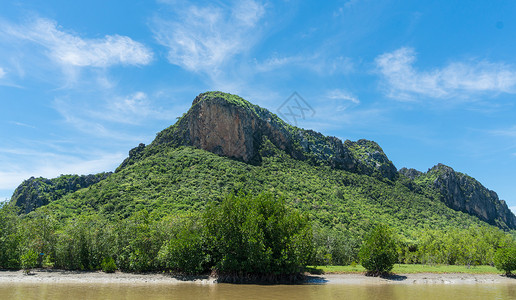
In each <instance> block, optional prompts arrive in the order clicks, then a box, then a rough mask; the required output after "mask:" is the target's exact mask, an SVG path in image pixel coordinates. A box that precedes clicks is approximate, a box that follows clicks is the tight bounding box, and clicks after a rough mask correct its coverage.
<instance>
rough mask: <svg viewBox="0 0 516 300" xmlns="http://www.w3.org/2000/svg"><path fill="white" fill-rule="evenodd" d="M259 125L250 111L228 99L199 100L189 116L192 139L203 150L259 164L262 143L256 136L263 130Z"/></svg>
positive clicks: (195, 102) (189, 129) (192, 142)
mask: <svg viewBox="0 0 516 300" xmlns="http://www.w3.org/2000/svg"><path fill="white" fill-rule="evenodd" d="M198 98H199V97H198ZM259 121H260V120H259V119H258V118H256V117H254V116H253V115H252V113H251V112H250V111H248V110H246V109H244V108H242V107H239V106H237V105H232V104H231V103H228V102H227V101H224V99H219V98H215V99H213V100H212V101H202V98H201V99H196V101H194V104H193V106H192V110H191V112H190V113H189V114H188V131H189V134H190V137H189V139H190V142H191V145H192V146H195V147H197V148H199V149H203V150H206V151H210V152H212V153H215V154H219V155H223V156H227V157H231V158H236V159H241V160H243V161H245V162H256V161H258V160H259V157H258V149H257V146H258V145H257V144H258V143H259V142H260V141H259V140H258V136H255V135H254V133H255V132H258V131H259V129H260V128H259V127H261V126H262V124H260V123H261V122H259Z"/></svg>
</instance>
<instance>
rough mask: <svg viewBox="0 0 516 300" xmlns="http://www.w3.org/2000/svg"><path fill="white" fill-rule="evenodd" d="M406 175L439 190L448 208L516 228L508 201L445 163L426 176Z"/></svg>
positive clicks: (412, 173)
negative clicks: (412, 176)
mask: <svg viewBox="0 0 516 300" xmlns="http://www.w3.org/2000/svg"><path fill="white" fill-rule="evenodd" d="M406 173H408V175H414V180H415V181H416V182H418V183H420V184H422V185H426V186H430V187H432V188H434V189H436V190H437V191H439V193H440V200H441V201H443V202H444V203H445V204H446V205H447V206H448V207H451V208H453V209H455V210H458V211H462V212H465V213H468V214H471V215H474V216H477V217H478V218H479V219H481V220H482V221H485V222H487V223H489V224H492V225H495V226H498V227H501V228H510V229H516V216H514V214H513V213H512V212H511V211H510V209H509V208H508V207H507V204H506V203H505V201H503V200H500V199H499V198H498V195H497V194H496V193H495V192H494V191H491V190H489V189H487V188H485V187H484V186H483V185H482V184H480V182H478V181H477V180H475V179H474V178H472V177H470V176H468V175H465V174H463V173H459V172H455V171H454V170H453V169H452V168H450V167H448V166H445V165H443V164H438V165H436V166H434V167H433V168H431V169H430V170H428V172H427V173H419V174H418V173H415V172H406Z"/></svg>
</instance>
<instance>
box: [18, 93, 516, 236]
mask: <svg viewBox="0 0 516 300" xmlns="http://www.w3.org/2000/svg"><path fill="white" fill-rule="evenodd" d="M100 177H102V180H99V181H98V182H96V183H94V184H91V185H88V186H81V187H83V188H81V189H78V190H73V189H69V190H67V192H62V191H61V192H59V193H56V192H52V191H50V192H47V190H45V195H46V196H45V197H46V198H45V199H48V201H39V202H38V201H32V200H31V201H32V202H30V201H29V202H30V203H35V204H34V205H32V204H31V205H25V212H28V211H29V210H32V209H34V208H35V207H37V206H39V205H40V204H41V205H45V204H46V203H47V202H48V203H49V204H47V206H48V207H49V208H50V209H51V210H52V211H54V212H55V213H56V214H57V215H59V216H61V217H63V218H66V217H72V216H74V215H77V214H81V213H85V212H91V211H95V212H98V213H101V214H104V215H106V216H109V217H113V218H114V217H117V216H118V217H122V218H125V217H128V216H130V215H132V214H134V213H135V212H137V211H140V210H142V209H146V210H147V211H150V212H152V213H153V214H156V215H157V216H164V215H170V214H183V213H189V212H196V211H197V212H198V211H199V210H202V208H203V207H204V206H205V205H206V203H208V202H210V201H218V200H220V199H222V198H223V197H224V196H225V195H226V194H228V193H231V192H234V191H238V190H246V191H248V192H251V193H259V192H262V191H269V192H271V193H273V194H277V195H282V196H285V197H286V199H288V204H289V205H291V206H292V207H296V208H299V209H301V210H303V211H306V212H308V213H309V214H310V215H311V216H312V217H313V218H314V219H315V220H317V222H319V223H320V224H321V225H322V226H330V227H333V226H346V227H347V228H355V229H356V230H357V231H363V230H365V229H366V228H368V226H369V225H370V224H371V223H372V222H377V221H384V222H387V223H389V224H392V225H393V226H395V227H397V228H400V229H401V231H409V230H412V229H415V228H422V227H430V228H436V227H437V228H443V227H464V226H466V227H467V226H471V225H474V224H482V223H483V222H487V223H489V224H492V225H496V226H498V227H500V228H503V229H516V217H515V216H514V214H512V212H510V211H509V210H508V208H507V205H505V203H504V202H503V201H500V200H499V199H498V197H497V196H496V194H495V193H494V192H491V191H489V190H487V189H486V188H485V187H483V186H482V185H481V184H480V183H478V181H476V180H474V179H473V178H471V177H469V176H466V175H464V174H461V173H457V172H455V171H453V170H452V169H451V168H449V167H446V166H443V165H438V166H436V167H434V168H432V169H431V170H429V171H428V172H427V173H422V172H419V171H416V170H412V169H405V168H404V169H401V170H400V172H398V171H397V169H396V167H395V166H394V165H393V163H392V162H391V161H390V160H389V159H388V158H387V156H386V155H385V153H384V152H383V150H382V148H381V147H380V146H379V145H378V144H377V143H375V142H373V141H368V140H359V141H356V142H353V141H349V140H346V141H344V142H342V141H341V140H340V139H338V138H336V137H328V136H324V135H322V134H321V133H318V132H315V131H312V130H304V129H301V128H297V127H294V126H291V125H289V124H287V123H286V122H284V121H283V120H281V119H280V118H278V117H277V116H276V115H275V114H273V113H271V112H269V111H267V110H266V109H263V108H261V107H259V106H256V105H253V104H251V103H249V102H248V101H246V100H244V99H242V98H240V97H238V96H235V95H231V94H226V93H221V92H207V93H202V94H200V95H199V96H197V97H196V98H195V100H194V101H193V103H192V107H191V108H190V109H189V111H188V112H187V113H185V114H184V115H183V116H182V117H181V118H179V120H178V121H177V122H176V123H175V124H174V125H172V126H170V127H169V128H166V129H165V130H163V131H161V132H159V133H158V134H157V136H156V138H155V140H154V141H153V142H152V143H151V144H149V145H147V146H146V145H144V144H140V145H138V146H137V147H135V148H134V149H132V150H130V152H129V157H128V158H127V159H125V160H124V161H123V162H122V163H121V165H120V166H119V167H118V168H117V169H116V171H115V173H113V174H105V176H100ZM54 180H57V179H54ZM27 184H29V185H30V181H29V182H28V183H27V182H24V183H23V184H22V185H21V186H20V188H19V189H22V190H23V188H22V187H23V186H24V185H27ZM32 190H33V191H36V192H35V193H36V194H37V193H38V192H37V191H38V189H32ZM39 190H41V189H39ZM19 195H25V197H29V198H30V197H32V198H30V199H34V197H33V196H29V195H32V193H25V194H22V193H16V192H15V196H16V197H15V196H13V198H12V199H11V203H14V204H16V205H18V206H21V205H20V204H21V203H28V201H24V200H23V197H22V196H19ZM36 198H37V197H36ZM27 208H29V209H27Z"/></svg>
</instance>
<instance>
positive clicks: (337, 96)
mask: <svg viewBox="0 0 516 300" xmlns="http://www.w3.org/2000/svg"><path fill="white" fill-rule="evenodd" d="M326 97H327V98H329V99H332V100H345V101H351V102H353V103H355V104H360V100H358V98H357V97H355V96H354V95H353V94H351V93H349V92H347V91H345V90H339V89H335V90H331V91H328V92H327V93H326Z"/></svg>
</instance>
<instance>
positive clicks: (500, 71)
mask: <svg viewBox="0 0 516 300" xmlns="http://www.w3.org/2000/svg"><path fill="white" fill-rule="evenodd" d="M415 61H416V52H415V51H414V49H412V48H400V49H398V50H396V51H394V52H389V53H384V54H382V55H380V56H378V57H377V58H376V60H375V62H376V66H377V69H378V72H379V74H380V75H382V77H383V79H384V83H385V85H386V88H387V92H388V96H389V97H392V98H397V99H400V100H413V99H415V98H418V97H421V96H422V97H431V98H451V97H461V98H467V97H468V96H471V95H472V94H475V93H483V92H490V93H515V92H516V67H515V66H510V65H506V64H503V63H492V62H488V61H469V62H452V63H449V64H448V65H446V66H444V67H442V68H435V69H432V70H429V71H420V70H418V69H416V68H415V67H414V62H415Z"/></svg>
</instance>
